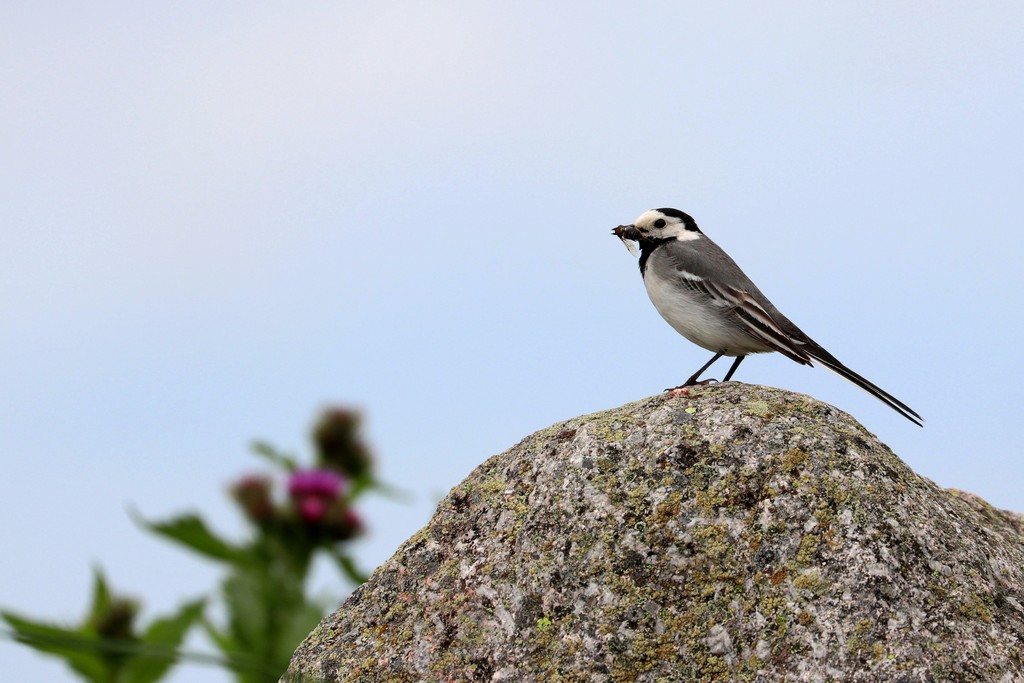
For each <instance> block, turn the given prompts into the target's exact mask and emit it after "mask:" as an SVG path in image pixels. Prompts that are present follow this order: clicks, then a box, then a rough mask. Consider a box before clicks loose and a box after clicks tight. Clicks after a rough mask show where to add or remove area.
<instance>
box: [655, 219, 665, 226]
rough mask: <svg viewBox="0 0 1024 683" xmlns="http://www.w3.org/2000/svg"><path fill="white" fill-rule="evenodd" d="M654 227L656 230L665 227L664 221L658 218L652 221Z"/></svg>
mask: <svg viewBox="0 0 1024 683" xmlns="http://www.w3.org/2000/svg"><path fill="white" fill-rule="evenodd" d="M654 227H656V228H664V227H665V219H664V218H659V219H658V220H656V221H654Z"/></svg>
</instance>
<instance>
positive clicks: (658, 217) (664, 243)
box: [612, 208, 924, 427]
mask: <svg viewBox="0 0 1024 683" xmlns="http://www.w3.org/2000/svg"><path fill="white" fill-rule="evenodd" d="M612 234H613V235H615V236H616V237H618V238H619V239H620V240H622V241H623V243H624V244H626V246H627V247H630V251H631V252H633V253H634V254H635V253H636V252H635V250H634V249H633V248H632V245H631V244H630V243H629V242H636V243H637V244H638V245H639V246H640V274H641V276H642V277H643V280H644V287H645V288H646V289H647V295H648V296H649V297H650V299H651V303H653V304H654V307H655V308H656V309H657V310H658V313H660V314H661V317H663V318H664V319H665V321H666V322H668V324H669V325H671V326H672V328H673V329H675V331H676V332H678V333H679V334H681V335H683V336H684V337H686V338H687V339H689V340H690V341H691V342H693V343H694V344H696V345H698V346H702V347H704V348H705V349H707V350H708V351H711V352H713V353H714V354H715V355H714V356H713V357H712V358H711V360H709V361H708V362H707V363H705V364H704V365H702V366H701V367H700V369H699V370H697V372H695V373H693V375H692V376H690V378H689V379H687V380H686V381H685V382H684V383H683V384H681V385H680V386H678V387H675V389H668V390H666V391H678V390H682V389H683V388H685V387H690V386H694V385H704V384H708V383H710V382H714V381H716V380H713V379H708V380H703V381H699V378H700V376H701V374H703V373H704V371H705V370H707V369H708V368H709V367H711V364H712V363H714V362H715V361H717V360H718V359H719V358H721V357H722V356H731V357H735V358H736V360H735V361H733V363H732V367H730V368H729V371H728V372H727V373H726V375H725V379H723V380H722V381H723V382H728V381H729V380H730V379H731V378H732V376H733V374H734V373H735V372H736V368H738V367H739V365H740V363H741V362H743V359H744V358H746V357H747V356H748V355H750V354H752V353H769V352H772V351H776V352H778V353H781V354H782V355H784V356H786V357H787V358H789V359H791V360H793V361H796V362H797V363H799V364H801V365H811V366H814V367H823V368H825V369H827V370H831V371H832V372H834V373H835V374H837V375H839V376H840V377H842V378H844V379H846V380H848V381H850V382H852V383H853V384H855V385H857V386H858V387H860V388H861V389H863V390H864V391H866V392H868V393H869V394H871V395H872V396H874V397H875V398H877V399H879V400H880V401H882V402H883V403H885V404H886V405H887V406H889V407H890V408H892V409H893V410H895V411H896V412H897V413H899V414H900V415H902V416H903V417H905V418H907V419H908V420H910V421H911V422H913V423H914V424H916V425H918V426H919V427H923V426H924V424H923V423H924V418H922V417H921V416H920V415H919V414H918V413H916V412H915V411H914V410H912V409H911V408H910V407H909V406H908V405H907V404H905V403H903V402H902V401H900V400H899V399H897V398H896V397H894V396H893V395H892V394H890V393H888V392H886V391H884V390H883V389H881V388H879V387H878V386H877V385H875V384H873V383H872V382H869V381H868V380H867V379H865V378H864V377H862V376H861V375H858V374H857V373H856V372H854V371H853V370H851V369H850V368H848V367H846V366H845V365H843V364H842V363H841V362H839V360H838V359H837V358H836V357H835V356H833V355H832V354H831V353H829V352H828V351H826V350H825V349H824V348H822V346H821V345H820V344H818V343H817V342H816V341H814V340H813V339H811V338H810V337H809V336H808V335H807V334H805V333H804V332H803V331H802V330H801V329H800V328H799V327H797V326H796V325H794V324H793V323H792V322H790V320H789V318H787V317H786V316H784V315H783V314H782V313H781V312H780V311H779V309H777V308H776V307H775V306H774V304H772V302H771V301H769V300H768V297H766V296H765V295H764V294H762V293H761V290H759V289H758V288H757V285H755V284H754V283H753V282H752V281H751V280H750V278H749V277H747V276H746V274H745V273H744V272H743V271H742V270H740V267H739V266H738V265H736V262H735V261H733V260H732V258H730V257H729V255H728V254H726V253H725V251H723V250H722V248H721V247H719V246H718V245H717V244H715V243H714V242H713V241H711V239H710V238H709V237H707V236H706V235H705V234H704V233H703V232H702V231H701V229H700V228H699V227H697V222H696V221H695V220H694V219H693V218H692V217H691V216H690V215H689V214H687V213H684V212H682V211H680V210H679V209H668V208H665V209H651V210H650V211H645V212H644V213H642V214H640V216H638V217H637V219H636V220H634V221H633V222H632V223H630V224H629V225H620V226H618V227H616V228H614V229H613V230H612Z"/></svg>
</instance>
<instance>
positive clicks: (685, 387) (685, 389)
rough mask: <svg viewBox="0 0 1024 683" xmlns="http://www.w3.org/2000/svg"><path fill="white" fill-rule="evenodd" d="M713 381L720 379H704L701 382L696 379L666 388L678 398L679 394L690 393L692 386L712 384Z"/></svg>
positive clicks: (673, 396)
mask: <svg viewBox="0 0 1024 683" xmlns="http://www.w3.org/2000/svg"><path fill="white" fill-rule="evenodd" d="M712 382H718V380H717V379H702V380H701V381H699V382H698V381H696V380H690V381H688V382H687V383H686V384H680V385H679V386H678V387H673V388H671V389H666V390H665V391H667V392H669V393H670V394H672V398H677V397H679V396H685V395H686V394H689V393H690V387H705V386H707V385H709V384H711V383H712Z"/></svg>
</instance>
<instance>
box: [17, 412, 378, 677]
mask: <svg viewBox="0 0 1024 683" xmlns="http://www.w3.org/2000/svg"><path fill="white" fill-rule="evenodd" d="M359 422H360V418H359V415H358V414H357V413H355V412H354V411H351V410H346V409H337V408H335V409H329V410H327V411H325V412H324V413H323V414H322V416H321V417H320V419H319V421H318V422H317V423H316V425H315V427H314V429H313V434H312V436H313V444H314V451H315V461H314V463H313V464H312V465H311V466H307V467H304V466H302V465H301V464H300V462H299V461H298V459H297V458H295V457H293V456H291V455H289V454H286V453H283V452H280V451H278V450H277V449H275V448H273V447H272V446H270V445H268V444H265V443H256V444H255V445H254V447H253V450H254V452H255V453H256V454H257V455H259V456H260V457H262V458H264V459H265V460H267V461H268V462H269V463H270V464H271V465H272V466H273V467H274V468H275V469H276V470H277V473H276V476H275V475H274V474H263V473H261V474H256V475H247V476H244V477H241V478H240V479H238V480H237V481H236V482H235V483H233V484H232V485H231V486H230V489H229V490H230V495H231V496H232V498H233V500H234V501H235V502H236V504H237V505H238V506H239V508H240V510H241V511H242V514H243V515H244V516H245V519H246V520H247V521H248V522H249V524H250V527H251V533H250V534H249V536H248V538H247V539H245V540H243V541H231V540H227V539H225V538H222V537H221V536H220V535H219V534H217V533H215V532H214V531H212V530H211V529H210V528H209V526H208V525H207V523H206V522H205V520H204V519H203V518H202V517H201V516H200V515H198V514H184V515H179V516H177V517H173V518H171V519H167V520H163V521H149V520H146V519H144V518H142V517H141V516H140V515H138V514H135V513H133V516H134V517H135V519H136V521H137V522H138V523H139V524H140V526H141V527H142V528H144V529H145V530H147V531H149V532H151V533H153V534H156V535H157V536H160V537H162V538H164V539H166V540H169V541H171V542H173V543H174V544H176V545H177V546H178V547H180V548H182V549H184V550H186V551H188V552H190V553H193V554H196V555H199V556H201V557H204V558H206V559H209V560H213V561H215V562H217V563H219V564H221V565H223V567H224V568H225V575H224V578H223V579H222V580H221V582H220V585H219V586H218V587H217V588H216V589H214V590H213V591H211V592H210V595H209V596H208V597H207V598H204V599H201V600H197V601H194V602H190V603H187V604H185V605H183V606H182V607H181V608H180V609H179V610H178V612H177V613H176V614H174V615H172V616H169V617H165V618H160V619H156V620H155V621H153V622H152V623H151V624H150V625H149V626H148V627H146V628H145V629H142V631H141V632H139V631H136V629H135V627H134V622H135V618H136V615H137V613H138V610H139V606H138V603H137V602H135V601H133V600H129V599H126V598H121V597H117V596H114V595H112V594H111V592H110V590H109V589H108V587H107V583H106V580H105V579H104V577H103V575H102V573H101V572H100V571H99V570H97V571H96V580H95V585H94V589H93V600H92V607H91V609H90V611H89V614H88V615H87V616H86V618H85V619H84V621H83V622H82V624H81V625H79V626H73V627H67V628H65V627H59V626H54V625H50V624H45V623H42V622H37V621H34V620H31V619H28V618H25V617H22V616H17V615H15V614H13V613H10V612H0V615H2V616H3V618H4V620H5V621H6V622H7V623H8V625H9V626H10V628H11V629H12V636H13V637H14V638H15V639H16V640H17V641H19V642H22V643H25V644H26V645H28V646H30V647H32V648H34V649H36V650H38V651H40V652H44V653H47V654H51V655H55V656H58V657H60V658H62V659H64V660H65V662H66V663H67V664H68V665H69V666H70V667H71V668H72V669H73V670H74V671H75V672H76V673H77V674H78V675H79V676H80V677H82V678H83V679H84V680H87V681H95V682H103V683H151V682H152V681H157V680H159V679H160V678H162V677H163V676H164V675H166V673H167V672H168V671H169V670H170V669H171V667H172V666H174V665H175V664H176V663H177V662H178V661H179V660H182V659H184V660H190V661H194V662H207V663H211V662H212V663H215V664H217V665H220V666H224V667H226V668H229V669H230V670H231V671H232V674H233V675H234V677H235V679H236V680H237V681H239V683H274V682H276V681H277V680H278V678H279V677H280V675H281V674H282V673H283V672H284V670H285V668H286V667H287V665H288V661H289V659H290V658H291V654H292V652H293V651H294V650H295V648H296V647H297V646H298V644H299V643H300V642H301V640H302V639H303V638H305V637H306V635H307V634H308V633H309V632H310V631H312V630H313V628H314V627H315V626H316V625H317V623H319V621H320V620H321V619H322V618H323V616H324V614H325V613H326V611H327V609H328V608H329V607H330V606H329V605H327V604H325V603H324V602H322V601H318V600H314V599H312V598H310V597H309V596H308V595H307V587H306V579H307V576H308V574H309V572H310V567H311V566H312V563H313V561H314V559H315V558H316V557H317V556H319V555H325V556H326V557H328V558H329V559H330V561H331V562H332V564H333V565H334V566H335V568H336V569H337V571H338V572H339V573H340V574H341V575H342V576H343V577H345V578H346V579H347V580H348V581H349V582H350V583H352V584H356V585H358V584H360V583H362V582H363V581H365V580H366V577H365V575H364V574H363V573H362V572H360V571H359V570H358V569H357V564H356V562H355V560H354V559H353V558H352V557H351V555H350V553H349V550H348V547H347V543H348V541H351V540H352V539H354V538H356V537H358V536H359V535H360V534H362V533H363V532H364V525H363V522H362V520H361V519H360V517H359V516H358V514H357V513H356V511H355V509H354V504H355V502H356V501H357V500H358V499H359V498H360V497H361V496H362V495H364V494H366V493H367V492H369V491H373V490H377V491H378V492H381V493H387V492H388V491H389V489H388V488H387V487H385V486H382V485H381V484H380V483H378V482H377V481H376V479H375V478H374V475H373V459H372V458H371V457H370V454H369V450H368V449H367V447H366V446H365V444H364V443H363V441H362V440H361V438H360V436H359ZM282 482H283V484H284V486H283V490H282V491H281V492H278V491H277V490H276V489H277V488H278V487H277V486H276V485H277V484H278V483H282ZM209 602H215V603H218V604H219V605H220V606H221V607H222V610H220V613H222V614H223V615H224V616H223V617H222V618H221V619H220V620H219V621H215V620H213V619H211V618H210V617H209V616H208V615H207V614H206V611H205V607H206V605H207V604H208V603H209ZM195 624H199V625H201V627H202V629H203V631H204V632H205V634H206V635H207V637H208V638H209V640H210V641H211V642H212V643H213V644H214V646H215V647H216V648H217V650H219V652H220V656H219V657H214V656H210V655H205V654H196V653H181V652H180V650H179V648H180V645H181V642H182V640H183V639H184V637H185V635H186V634H187V632H188V631H189V629H190V628H191V627H192V626H193V625H195Z"/></svg>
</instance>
